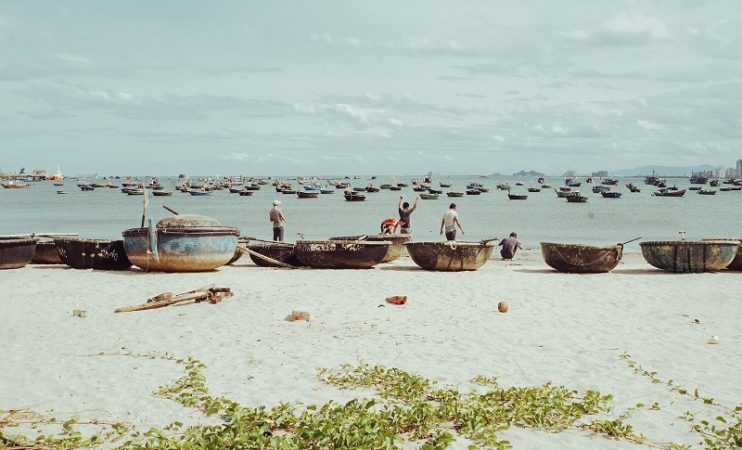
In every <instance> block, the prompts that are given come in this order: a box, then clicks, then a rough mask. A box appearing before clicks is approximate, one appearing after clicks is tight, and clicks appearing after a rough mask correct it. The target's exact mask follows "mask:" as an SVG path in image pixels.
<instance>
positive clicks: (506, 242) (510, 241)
mask: <svg viewBox="0 0 742 450" xmlns="http://www.w3.org/2000/svg"><path fill="white" fill-rule="evenodd" d="M498 245H499V246H500V247H502V249H500V256H502V259H513V257H514V256H515V252H517V251H518V249H521V250H523V247H521V245H520V242H519V241H518V235H517V234H515V232H512V233H510V237H508V238H506V239H503V240H502V241H500V244H498Z"/></svg>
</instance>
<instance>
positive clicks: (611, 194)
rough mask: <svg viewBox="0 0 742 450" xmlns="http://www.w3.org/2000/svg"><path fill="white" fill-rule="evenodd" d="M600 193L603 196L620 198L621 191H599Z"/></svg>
mask: <svg viewBox="0 0 742 450" xmlns="http://www.w3.org/2000/svg"><path fill="white" fill-rule="evenodd" d="M600 195H602V196H603V198H621V193H620V192H615V191H608V192H601V193H600Z"/></svg>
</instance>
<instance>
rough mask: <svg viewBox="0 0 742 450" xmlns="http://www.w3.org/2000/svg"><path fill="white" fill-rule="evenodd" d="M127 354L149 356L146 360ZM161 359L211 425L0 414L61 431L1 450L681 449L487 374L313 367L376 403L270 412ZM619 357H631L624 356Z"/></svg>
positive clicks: (719, 433) (723, 433)
mask: <svg viewBox="0 0 742 450" xmlns="http://www.w3.org/2000/svg"><path fill="white" fill-rule="evenodd" d="M130 356H138V357H142V356H144V357H148V358H152V357H155V356H153V355H151V354H149V355H139V354H130ZM162 358H163V359H170V360H174V361H175V362H176V363H178V364H180V365H182V366H184V368H185V374H184V375H183V376H182V377H181V378H179V379H177V380H175V381H174V382H173V383H172V384H170V385H166V386H162V387H160V388H159V389H158V390H157V391H156V392H155V394H156V395H158V396H160V397H162V398H166V399H171V400H173V401H176V402H178V403H179V404H181V405H182V406H184V407H187V408H195V409H197V410H199V411H201V412H202V413H203V414H205V415H206V416H212V417H216V418H218V419H219V420H218V421H217V423H215V424H210V425H193V426H187V427H186V426H184V425H183V424H182V423H180V422H175V423H172V424H170V425H168V426H166V427H164V428H163V429H157V428H152V429H150V430H148V431H133V432H131V431H130V430H131V426H130V425H127V424H123V423H110V422H98V421H89V422H84V423H85V424H86V425H97V426H99V427H100V429H101V431H100V432H99V433H97V434H95V435H93V436H92V437H84V436H83V435H82V433H81V432H80V431H78V430H76V429H75V426H76V425H78V424H82V423H83V422H79V421H78V419H77V418H73V419H71V420H68V421H67V422H64V423H61V424H60V423H58V422H56V421H55V419H53V418H51V419H49V418H44V417H41V416H33V417H29V416H28V415H26V416H25V417H23V418H22V417H21V416H19V412H18V411H11V412H9V414H8V415H7V416H6V417H4V418H3V417H2V416H0V430H3V429H10V428H14V427H17V426H19V425H20V424H23V423H26V424H28V423H31V424H32V425H33V426H45V427H47V428H48V427H49V426H55V425H56V426H61V430H60V431H59V432H58V433H56V434H39V435H38V436H36V437H27V436H22V435H9V434H5V432H3V431H0V448H3V447H11V448H12V447H15V448H26V449H39V450H40V449H68V448H69V449H71V448H98V447H106V448H117V449H121V450H134V449H166V450H168V449H172V450H175V449H188V450H201V449H203V450H206V449H215V448H229V449H245V450H248V449H256V450H257V449H261V450H262V449H276V450H284V449H286V450H288V449H350V448H353V449H397V448H401V447H402V446H403V445H404V444H405V443H406V442H416V443H417V444H418V446H419V448H421V449H423V450H436V449H445V448H447V447H449V445H450V444H451V443H452V442H453V441H454V440H455V438H456V436H461V437H465V438H467V439H469V440H470V441H471V442H473V445H471V446H470V448H471V449H476V448H480V447H482V448H493V449H506V448H511V445H510V443H509V442H508V441H506V440H502V439H501V438H499V435H500V434H501V432H502V431H505V430H507V429H508V428H510V427H511V426H516V427H523V428H533V429H539V430H544V431H549V432H555V433H556V432H560V431H564V430H567V429H581V430H585V431H587V432H590V433H597V434H599V435H602V436H604V437H607V438H614V439H623V440H628V441H632V442H636V443H644V444H645V445H649V446H652V447H659V448H668V449H681V448H684V447H682V446H679V445H677V444H655V443H651V442H649V441H647V440H646V439H645V437H644V436H642V435H640V434H638V433H636V432H635V431H634V430H633V428H632V426H631V425H629V424H626V423H624V420H625V419H627V418H628V417H629V415H630V414H631V412H632V411H633V410H636V409H639V408H643V407H644V405H642V404H638V405H636V407H635V408H630V409H629V411H627V412H626V413H625V414H623V415H621V416H618V417H614V418H607V419H603V420H597V419H595V420H586V419H587V418H588V416H591V415H595V414H601V415H603V416H605V415H607V413H609V412H610V410H609V407H608V404H609V402H610V400H611V396H610V395H602V394H600V393H599V392H596V391H586V392H584V393H583V394H579V393H578V392H577V391H574V390H570V389H567V388H565V387H562V386H552V385H551V384H549V383H547V384H544V385H541V386H535V387H503V386H500V385H499V384H498V382H497V379H496V378H494V377H489V378H488V377H484V376H478V377H476V378H474V379H473V380H472V381H473V382H474V383H475V384H477V385H478V387H477V388H476V389H475V390H472V391H470V392H465V393H462V392H460V391H459V390H457V389H454V388H452V387H440V386H438V385H436V383H435V382H433V381H431V380H429V379H427V378H424V377H421V376H419V375H415V374H410V373H408V372H404V371H402V370H399V369H395V368H386V367H382V366H368V365H365V364H363V365H358V366H352V365H343V366H341V367H340V368H338V369H336V370H327V369H320V370H319V371H318V378H319V380H320V381H321V382H323V383H326V384H329V385H333V386H336V387H338V388H340V389H360V388H364V389H370V390H372V391H374V392H375V393H376V394H377V396H376V397H375V398H356V399H353V400H351V401H349V402H347V403H344V404H340V403H337V402H334V401H328V402H327V403H325V404H323V405H309V406H302V405H298V404H290V403H280V404H278V405H276V406H273V407H272V408H267V407H265V406H259V407H246V406H242V405H240V404H238V403H237V402H234V401H232V400H230V399H227V398H225V397H213V396H211V395H210V394H209V390H208V387H207V385H206V378H205V377H204V375H203V369H204V368H205V365H204V364H203V363H202V362H200V361H198V360H196V359H193V358H188V359H185V360H180V359H175V358H173V357H172V356H170V355H164V356H162ZM624 359H627V361H629V360H630V358H629V357H628V356H627V355H626V356H625V357H624ZM636 366H637V367H638V365H636ZM635 369H636V367H635ZM636 370H640V369H636ZM648 408H649V409H658V408H659V405H657V404H656V403H655V404H654V405H652V406H651V407H648ZM735 414H738V412H735ZM736 417H737V418H738V416H736ZM22 419H23V420H22ZM687 420H689V421H690V422H692V423H693V425H694V427H693V430H694V431H696V432H697V433H699V434H700V435H702V436H704V438H705V439H706V441H705V442H706V443H705V444H704V446H705V447H706V448H709V449H713V450H716V449H722V448H733V447H730V446H724V445H725V444H726V443H731V442H733V440H734V439H738V438H739V436H740V432H739V427H740V425H739V421H737V422H736V425H734V424H733V425H730V426H729V427H726V428H723V429H720V428H714V426H713V425H710V424H705V425H704V423H703V421H701V422H698V423H696V422H694V419H693V418H692V417H691V418H687ZM735 427H736V428H735ZM45 429H46V428H45ZM127 433H128V435H127ZM125 435H126V436H125ZM477 446H479V447H477Z"/></svg>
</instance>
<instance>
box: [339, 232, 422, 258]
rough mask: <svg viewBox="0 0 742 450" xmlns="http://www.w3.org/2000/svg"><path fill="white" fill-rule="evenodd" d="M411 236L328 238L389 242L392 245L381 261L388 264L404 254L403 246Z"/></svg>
mask: <svg viewBox="0 0 742 450" xmlns="http://www.w3.org/2000/svg"><path fill="white" fill-rule="evenodd" d="M411 238H412V236H410V235H409V234H376V235H371V236H367V235H359V236H333V237H331V238H330V240H331V241H369V242H374V241H389V242H391V243H392V245H390V246H389V250H387V252H386V255H385V256H384V258H383V259H382V260H381V262H382V263H388V262H392V261H396V260H397V259H399V257H400V256H402V254H403V253H404V252H405V244H406V243H407V242H409V241H410V239H411Z"/></svg>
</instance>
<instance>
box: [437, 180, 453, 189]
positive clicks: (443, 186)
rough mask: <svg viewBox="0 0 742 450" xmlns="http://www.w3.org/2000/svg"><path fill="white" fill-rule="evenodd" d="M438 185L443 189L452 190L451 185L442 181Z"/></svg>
mask: <svg viewBox="0 0 742 450" xmlns="http://www.w3.org/2000/svg"><path fill="white" fill-rule="evenodd" d="M438 185H439V186H440V187H441V188H450V187H451V183H444V182H442V181H439V182H438Z"/></svg>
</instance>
